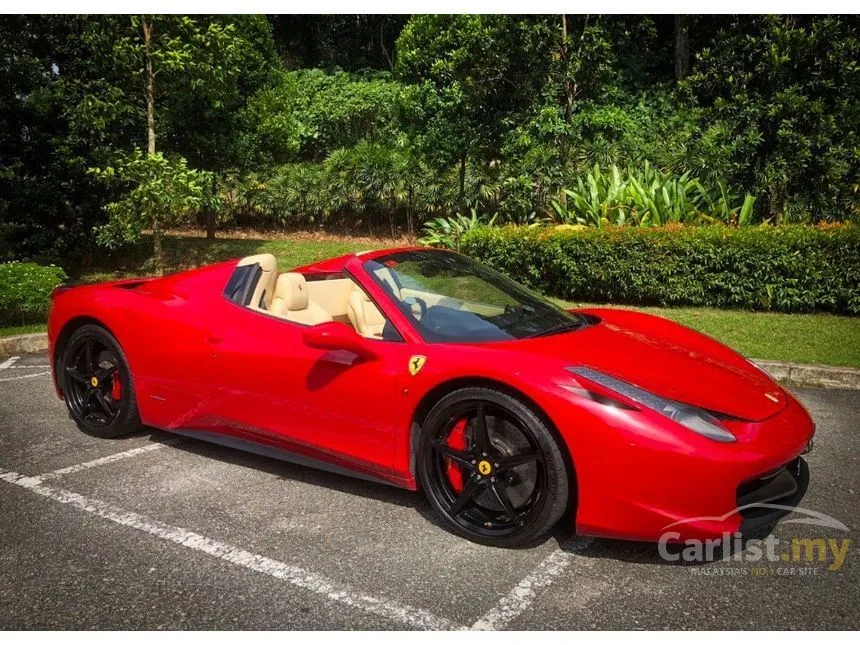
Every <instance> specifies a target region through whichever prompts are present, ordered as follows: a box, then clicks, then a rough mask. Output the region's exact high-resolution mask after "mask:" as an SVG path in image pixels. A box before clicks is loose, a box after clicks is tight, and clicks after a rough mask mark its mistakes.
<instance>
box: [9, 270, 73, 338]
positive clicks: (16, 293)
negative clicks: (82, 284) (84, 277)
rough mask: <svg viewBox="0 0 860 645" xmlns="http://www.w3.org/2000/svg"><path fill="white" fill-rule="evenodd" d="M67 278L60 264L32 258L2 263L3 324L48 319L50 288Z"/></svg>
mask: <svg viewBox="0 0 860 645" xmlns="http://www.w3.org/2000/svg"><path fill="white" fill-rule="evenodd" d="M66 278H67V276H66V273H65V272H64V271H63V270H62V269H61V268H60V267H55V266H39V265H38V264H35V263H33V262H7V263H5V264H0V325H22V324H26V323H31V322H42V321H43V320H45V318H46V317H47V316H48V307H49V306H50V302H51V300H50V295H51V291H53V290H54V287H56V286H58V285H60V284H62V283H63V282H64V281H65V280H66Z"/></svg>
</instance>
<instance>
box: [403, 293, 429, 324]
mask: <svg viewBox="0 0 860 645" xmlns="http://www.w3.org/2000/svg"><path fill="white" fill-rule="evenodd" d="M403 302H404V304H406V305H407V306H408V307H409V310H410V312H411V313H412V315H413V316H414V315H415V310H414V309H413V308H412V305H418V314H419V315H418V320H421V319H422V318H424V316H425V314H426V313H427V303H426V302H424V300H422V299H421V298H418V297H417V296H409V297H408V298H404V300H403Z"/></svg>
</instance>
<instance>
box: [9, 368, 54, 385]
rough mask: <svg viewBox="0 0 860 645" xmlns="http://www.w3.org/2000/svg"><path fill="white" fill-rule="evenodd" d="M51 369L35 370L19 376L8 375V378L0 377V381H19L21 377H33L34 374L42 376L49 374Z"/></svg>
mask: <svg viewBox="0 0 860 645" xmlns="http://www.w3.org/2000/svg"><path fill="white" fill-rule="evenodd" d="M50 373H51V371H50V370H48V371H47V372H37V373H35V374H22V375H21V376H10V377H9V378H0V383H5V382H6V381H20V380H21V379H22V378H34V377H36V376H44V375H45V374H50Z"/></svg>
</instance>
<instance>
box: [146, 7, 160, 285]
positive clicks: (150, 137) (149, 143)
mask: <svg viewBox="0 0 860 645" xmlns="http://www.w3.org/2000/svg"><path fill="white" fill-rule="evenodd" d="M140 27H141V29H142V30H143V56H144V62H143V67H144V88H143V93H144V96H145V98H146V153H147V154H148V155H154V154H155V71H154V70H153V69H152V22H150V19H149V17H148V16H145V15H142V16H141V17H140ZM158 217H159V216H158V214H157V213H156V214H154V215H153V217H152V257H153V259H154V260H155V273H156V275H164V257H163V256H162V253H161V223H160V222H159V221H158Z"/></svg>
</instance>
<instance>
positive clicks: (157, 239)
mask: <svg viewBox="0 0 860 645" xmlns="http://www.w3.org/2000/svg"><path fill="white" fill-rule="evenodd" d="M152 257H153V259H154V260H155V274H156V275H164V255H163V254H162V252H161V226H160V224H159V222H158V218H157V217H153V218H152Z"/></svg>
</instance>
